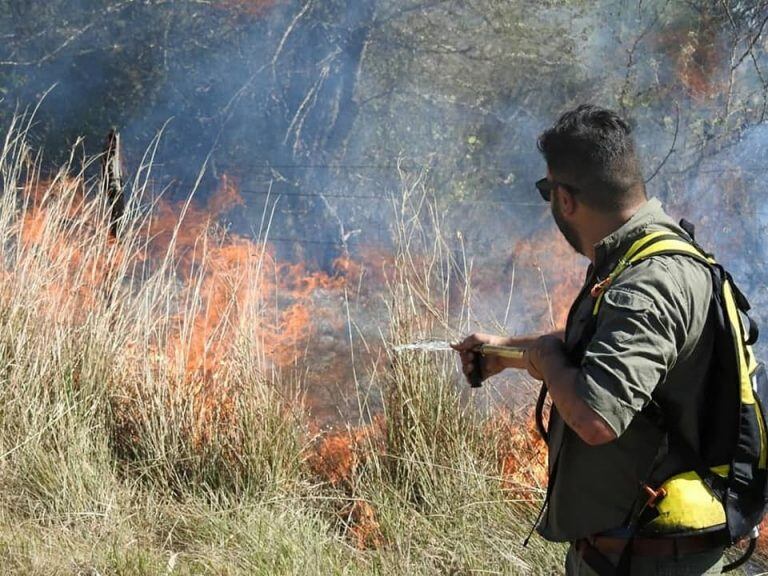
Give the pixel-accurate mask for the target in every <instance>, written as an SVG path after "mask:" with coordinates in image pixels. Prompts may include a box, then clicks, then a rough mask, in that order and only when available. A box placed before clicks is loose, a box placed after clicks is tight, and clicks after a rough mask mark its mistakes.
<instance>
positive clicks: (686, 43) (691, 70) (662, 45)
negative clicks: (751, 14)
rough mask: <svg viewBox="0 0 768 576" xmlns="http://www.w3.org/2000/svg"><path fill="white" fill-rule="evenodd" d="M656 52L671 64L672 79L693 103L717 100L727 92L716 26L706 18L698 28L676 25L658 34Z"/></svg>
mask: <svg viewBox="0 0 768 576" xmlns="http://www.w3.org/2000/svg"><path fill="white" fill-rule="evenodd" d="M656 43H657V45H658V50H659V52H660V53H662V54H666V55H667V56H668V57H669V58H670V59H671V60H672V61H673V70H674V72H675V77H676V79H677V80H678V81H679V82H680V84H681V85H682V87H683V88H684V89H685V91H686V92H687V93H688V94H689V95H690V96H691V97H692V98H693V99H695V100H699V101H705V100H710V99H713V98H717V97H719V96H720V95H721V94H722V93H723V92H724V90H726V89H727V78H726V74H725V72H726V71H727V70H726V69H727V65H726V60H725V59H724V54H726V53H727V50H725V49H723V46H722V42H721V41H720V31H719V30H718V25H717V22H716V21H715V20H714V19H713V18H707V17H706V16H705V17H704V18H702V19H701V20H700V21H699V22H698V28H697V29H693V28H690V26H689V25H687V24H684V25H680V24H678V25H677V27H671V28H669V29H667V30H665V31H664V32H663V33H662V34H660V35H659V36H658V37H657V39H656Z"/></svg>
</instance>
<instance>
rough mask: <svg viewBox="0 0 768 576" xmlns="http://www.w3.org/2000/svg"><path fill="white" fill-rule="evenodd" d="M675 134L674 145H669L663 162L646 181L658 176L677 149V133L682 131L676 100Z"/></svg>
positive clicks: (678, 106) (673, 137)
mask: <svg viewBox="0 0 768 576" xmlns="http://www.w3.org/2000/svg"><path fill="white" fill-rule="evenodd" d="M675 111H676V115H675V134H674V135H673V136H672V145H671V146H670V147H669V150H668V151H667V155H666V156H664V159H663V160H662V161H661V163H660V164H659V165H658V166H657V167H656V170H654V171H653V174H651V175H650V177H648V178H647V179H646V180H645V183H646V184H648V182H650V181H651V180H653V179H654V178H656V175H657V174H658V173H659V172H660V171H661V169H662V167H663V166H664V164H666V163H667V160H669V158H670V156H672V153H673V152H674V151H675V145H676V144H677V135H678V134H679V132H680V105H679V104H678V103H677V101H675Z"/></svg>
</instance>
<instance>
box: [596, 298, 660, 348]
mask: <svg viewBox="0 0 768 576" xmlns="http://www.w3.org/2000/svg"><path fill="white" fill-rule="evenodd" d="M603 305H604V306H606V307H607V308H608V310H605V311H604V312H603V313H606V312H609V310H610V313H612V314H620V315H621V314H625V315H627V316H635V317H637V316H638V315H645V314H647V313H648V312H649V311H650V310H653V309H654V308H655V306H656V305H655V304H654V302H653V300H651V299H650V298H649V297H648V296H645V295H644V294H640V293H639V292H635V291H633V290H630V289H627V288H622V287H616V288H610V289H609V290H607V291H606V292H605V294H604V295H603ZM624 326H625V329H623V330H620V331H616V332H614V333H613V338H614V340H615V341H616V342H624V341H626V340H628V339H630V338H632V337H633V336H635V335H636V334H637V331H638V330H639V328H640V322H631V323H625V324H624Z"/></svg>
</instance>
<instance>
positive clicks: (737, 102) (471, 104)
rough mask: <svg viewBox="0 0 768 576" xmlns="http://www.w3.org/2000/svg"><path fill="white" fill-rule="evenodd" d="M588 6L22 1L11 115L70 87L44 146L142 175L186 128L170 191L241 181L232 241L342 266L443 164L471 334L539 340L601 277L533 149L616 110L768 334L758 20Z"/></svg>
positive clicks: (6, 112)
mask: <svg viewBox="0 0 768 576" xmlns="http://www.w3.org/2000/svg"><path fill="white" fill-rule="evenodd" d="M582 4H583V3H581V4H579V3H577V4H574V3H567V2H566V3H562V4H558V3H547V4H546V5H542V4H541V3H539V2H527V1H523V2H516V3H511V2H510V3H498V2H490V1H487V2H486V1H480V2H475V3H467V4H464V3H461V4H459V5H455V3H449V2H445V3H440V2H438V3H427V4H426V5H423V4H422V3H419V2H415V1H414V2H402V1H399V0H398V1H395V0H365V1H360V0H324V1H314V2H313V1H308V2H305V1H298V0H292V1H283V2H280V1H275V2H249V1H247V0H227V1H220V2H216V1H214V2H211V3H208V4H201V3H185V2H174V3H170V2H169V3H152V2H143V3H139V2H132V1H122V2H120V1H118V0H113V1H112V2H110V3H104V2H96V1H91V0H80V1H74V0H58V1H56V2H48V3H44V5H40V3H19V5H18V6H17V5H16V3H14V5H13V6H11V7H9V8H8V9H7V10H6V13H5V14H3V18H2V20H0V34H1V35H2V37H3V38H6V39H7V42H5V44H4V46H3V47H2V48H0V62H1V64H0V84H1V85H2V86H4V87H6V93H5V99H4V100H3V102H2V104H1V105H0V114H2V116H3V118H4V119H5V120H7V118H8V117H9V116H10V114H12V112H13V111H14V109H15V108H16V106H17V104H20V105H21V106H25V105H29V104H31V103H34V102H35V100H36V99H37V98H38V97H39V96H40V95H41V94H42V93H43V92H44V91H45V90H46V89H48V88H49V87H50V86H51V85H53V84H56V87H55V88H54V89H53V91H52V92H51V93H50V95H49V96H48V97H47V98H46V100H45V102H44V103H43V105H42V108H41V111H40V114H39V116H38V127H37V131H36V135H37V138H38V139H39V142H40V144H41V145H43V146H44V147H45V148H46V150H47V151H48V154H49V157H53V158H54V159H55V160H56V161H58V160H60V159H62V158H65V157H66V156H67V155H68V148H69V146H70V145H71V144H72V143H73V142H75V141H76V139H77V138H78V137H79V136H81V135H85V137H86V140H85V147H86V151H87V152H98V151H100V146H101V143H102V140H103V137H104V135H105V134H106V132H107V130H108V129H109V128H110V127H111V126H116V127H117V128H118V129H119V130H120V131H121V133H122V136H123V144H124V155H125V157H126V160H127V163H128V166H127V172H128V173H129V174H130V173H131V172H132V171H135V169H136V166H137V164H138V162H139V160H140V158H141V156H142V153H143V151H144V149H145V148H146V146H147V145H148V143H149V142H150V141H151V139H152V138H153V137H154V135H155V134H156V133H157V131H158V130H160V129H161V128H162V127H163V126H166V128H165V133H164V135H163V138H162V140H161V146H160V149H159V153H158V157H157V164H156V166H155V172H154V178H155V180H156V188H157V189H158V190H161V189H164V188H166V187H169V190H170V191H169V193H168V194H169V196H171V197H172V198H174V197H176V198H183V197H186V195H187V194H188V193H189V190H190V188H191V187H192V184H193V183H194V181H195V180H196V178H197V176H198V173H199V171H200V169H201V167H202V166H203V165H205V166H206V171H205V174H204V178H203V180H202V184H201V187H200V189H199V191H198V194H199V195H200V199H201V201H203V202H204V201H205V199H206V198H207V196H208V195H209V194H210V193H212V192H213V191H214V190H216V189H217V188H218V187H219V186H220V185H221V183H222V181H223V179H224V178H225V177H226V178H229V179H230V180H229V181H231V182H237V183H238V185H239V189H240V194H241V195H242V197H243V199H244V201H245V207H244V209H241V210H237V211H233V212H231V213H229V214H228V215H227V222H226V224H227V225H228V226H230V228H231V229H232V230H233V231H235V232H237V233H241V234H248V233H254V231H255V230H256V229H258V226H259V223H260V222H261V216H262V214H263V213H264V211H265V210H266V211H267V212H270V211H271V210H273V209H274V219H273V224H272V228H271V231H270V236H271V241H272V243H273V245H274V246H275V248H276V254H277V256H278V257H279V258H281V259H288V260H300V261H302V262H305V263H307V264H309V265H310V266H314V267H316V268H322V269H325V270H331V269H332V268H333V263H334V262H335V261H336V260H337V259H338V258H339V257H340V256H341V257H346V256H351V257H352V258H353V259H358V260H362V261H365V259H366V258H367V257H368V255H370V254H372V253H374V252H376V251H380V252H382V251H383V252H386V251H387V250H390V249H391V245H392V229H391V228H392V225H393V220H394V218H393V210H394V208H393V204H392V201H391V198H392V195H393V194H395V195H396V194H397V192H398V190H399V189H400V187H401V186H402V181H403V178H405V179H408V178H409V177H412V176H414V175H416V174H420V173H421V172H422V171H424V170H426V178H427V181H428V186H429V188H430V189H431V190H432V193H433V195H434V196H435V198H436V202H437V205H438V206H439V207H440V210H441V219H442V222H443V226H444V228H443V229H444V230H448V231H450V235H451V237H453V238H454V242H455V245H454V250H455V253H456V258H457V259H459V260H463V259H466V260H467V261H470V262H472V264H473V266H472V270H473V275H474V277H473V278H474V284H475V286H476V288H477V294H478V297H477V298H476V299H475V301H474V302H473V307H474V309H475V315H474V318H475V319H476V320H477V321H478V322H479V323H480V324H488V323H490V321H491V319H496V320H497V321H498V322H499V323H500V324H502V325H503V326H500V328H504V329H506V330H509V331H512V332H523V331H528V330H534V329H541V328H542V327H547V326H548V325H549V324H550V323H552V322H554V323H558V322H559V321H561V319H562V316H563V313H562V311H563V310H564V309H565V308H566V307H567V304H568V301H569V299H570V297H571V296H572V294H573V292H574V290H575V288H576V287H577V286H578V283H579V280H580V278H581V272H580V269H581V268H582V267H583V265H584V262H583V260H581V259H580V258H579V257H577V256H575V255H573V254H572V253H571V252H570V251H569V250H568V249H567V246H565V244H564V243H563V242H562V240H561V239H559V238H558V237H557V233H556V230H555V228H554V226H553V223H552V221H551V215H550V213H549V209H548V206H546V205H543V204H542V203H541V202H540V200H539V199H538V195H537V194H536V192H535V190H534V188H533V182H534V181H535V180H537V179H538V178H539V177H541V176H542V175H543V174H544V171H545V166H544V163H543V162H542V160H541V158H540V157H539V155H538V153H537V152H536V148H535V141H536V137H537V136H538V134H539V133H540V132H541V131H542V130H543V129H544V128H545V127H547V126H548V125H550V124H551V123H552V121H553V120H554V119H555V118H556V117H557V116H558V115H559V114H560V113H561V112H563V111H564V110H566V109H568V108H570V107H572V106H574V105H575V104H578V103H581V102H584V101H591V102H595V103H600V104H603V105H607V106H611V107H614V108H617V109H619V110H622V111H623V112H624V113H626V114H627V115H629V116H630V117H632V119H633V120H634V123H635V126H636V137H637V140H638V143H639V145H640V149H641V151H642V155H643V158H644V161H645V165H646V174H647V175H648V176H649V177H650V176H653V178H652V179H651V180H650V182H649V190H650V192H651V194H652V195H655V196H658V197H659V198H661V199H662V200H663V201H664V202H665V204H666V206H667V207H668V209H669V210H670V211H671V212H672V214H673V215H675V216H678V217H683V216H684V217H686V218H688V219H690V220H693V221H694V222H696V223H698V224H699V228H700V240H701V242H702V243H703V244H704V245H705V246H708V247H711V249H712V250H713V251H714V252H716V253H717V255H718V257H719V258H720V259H721V261H722V262H723V263H724V264H725V265H726V266H727V267H729V268H730V269H732V270H733V271H734V275H735V276H736V279H737V280H738V281H739V282H740V283H741V284H742V285H743V287H744V289H745V291H746V292H748V293H749V294H750V295H752V297H753V300H754V301H755V304H758V303H759V304H760V305H759V306H758V307H757V308H758V310H757V312H758V316H759V317H760V318H764V319H768V311H766V312H763V310H766V307H767V306H768V296H766V293H765V288H764V286H765V285H766V284H768V283H767V282H766V280H768V271H766V270H765V267H764V266H763V265H762V264H761V263H762V262H764V261H765V256H766V254H765V248H764V247H763V246H762V243H761V241H760V240H761V238H762V237H763V236H764V235H763V232H764V228H765V226H766V222H765V219H766V212H765V209H763V208H762V206H761V202H760V195H761V194H762V186H763V182H764V180H765V171H766V170H765V168H764V166H763V162H762V159H763V158H765V151H766V142H767V140H766V138H767V137H768V133H767V132H766V130H765V128H764V126H763V125H762V122H763V114H764V113H765V89H764V87H763V84H764V78H765V77H766V76H765V75H764V74H763V72H762V70H761V66H762V65H763V64H764V60H765V57H764V43H763V41H762V39H761V38H759V37H756V36H755V34H756V33H757V31H758V27H759V24H760V22H761V21H762V19H761V18H760V17H759V16H760V15H759V14H758V13H757V12H756V9H755V8H754V7H751V6H750V5H749V3H747V2H744V3H738V2H737V3H730V4H732V6H731V8H730V10H731V11H730V13H728V14H726V13H723V11H722V9H720V8H717V7H711V6H710V7H702V9H701V10H699V11H697V10H695V9H694V8H692V7H691V5H690V3H687V2H669V1H666V0H655V1H644V2H616V1H615V0H602V1H601V2H596V3H587V4H589V5H588V6H585V5H582ZM33 23H34V25H33ZM39 30H43V31H42V32H39ZM753 40H755V41H754V42H753ZM366 321H367V322H368V323H369V324H372V325H373V324H376V323H378V322H380V319H376V318H367V319H366Z"/></svg>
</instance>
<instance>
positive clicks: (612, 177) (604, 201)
mask: <svg viewBox="0 0 768 576" xmlns="http://www.w3.org/2000/svg"><path fill="white" fill-rule="evenodd" d="M538 148H539V151H540V152H541V153H542V155H543V156H544V159H545V160H546V162H547V166H548V167H549V170H550V172H551V173H552V176H553V178H554V179H555V180H558V181H560V182H563V183H564V184H568V185H570V186H571V187H573V188H576V189H578V191H579V194H578V197H579V199H580V200H581V201H583V202H584V203H585V204H587V205H588V206H591V207H593V208H595V209H597V210H601V211H604V212H611V211H617V210H621V209H623V208H626V207H630V206H633V205H635V204H637V203H639V202H640V201H642V200H644V199H645V198H646V194H645V183H644V181H643V175H642V171H641V168H640V161H639V159H638V156H637V152H636V149H635V141H634V139H633V138H632V127H631V126H630V125H629V123H628V122H626V121H625V120H624V119H622V118H621V117H620V116H619V115H618V114H617V113H616V112H614V111H612V110H607V109H605V108H600V107H598V106H593V105H591V104H582V105H581V106H579V107H578V108H575V109H574V110H570V111H568V112H566V113H565V114H563V115H562V116H561V117H560V118H559V120H558V121H557V122H556V123H555V125H554V126H552V128H549V129H548V130H546V131H545V132H544V133H543V134H542V135H541V136H539V140H538Z"/></svg>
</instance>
